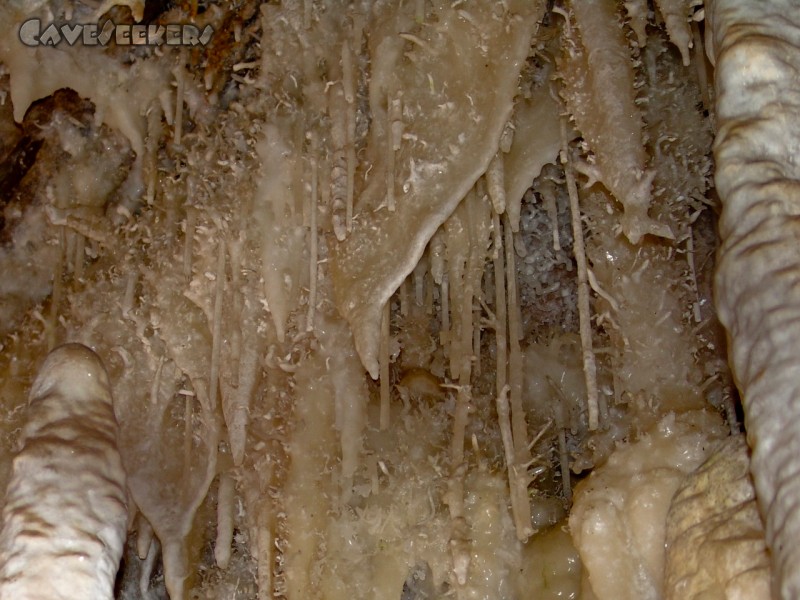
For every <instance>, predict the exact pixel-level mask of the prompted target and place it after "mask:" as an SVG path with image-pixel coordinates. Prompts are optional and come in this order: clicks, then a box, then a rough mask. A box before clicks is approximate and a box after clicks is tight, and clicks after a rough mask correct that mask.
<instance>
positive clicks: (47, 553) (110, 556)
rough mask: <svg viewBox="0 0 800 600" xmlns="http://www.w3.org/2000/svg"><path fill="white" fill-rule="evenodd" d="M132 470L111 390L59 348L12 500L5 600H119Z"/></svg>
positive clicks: (1, 546)
mask: <svg viewBox="0 0 800 600" xmlns="http://www.w3.org/2000/svg"><path fill="white" fill-rule="evenodd" d="M126 523H127V507H126V492H125V471H124V470H123V468H122V461H121V460H120V455H119V451H118V450H117V423H116V420H115V418H114V412H113V407H112V399H111V386H110V384H109V380H108V376H107V375H106V371H105V368H104V367H103V363H102V362H101V361H100V358H99V357H98V356H97V355H96V354H95V353H94V352H92V351H91V350H90V349H89V348H87V347H85V346H83V345H80V344H66V345H63V346H59V347H58V348H56V349H55V350H53V351H52V352H51V353H50V354H49V355H48V357H47V359H46V360H45V362H44V364H43V365H42V367H41V369H40V370H39V374H38V375H37V377H36V380H35V381H34V382H33V386H32V388H31V392H30V396H29V400H28V417H27V421H26V423H25V426H24V428H23V430H22V432H21V435H20V439H19V451H18V452H17V454H16V456H15V457H14V460H13V463H12V472H11V478H10V480H9V483H8V489H7V491H6V495H5V505H4V508H3V528H2V531H1V532H0V598H2V599H3V600H18V599H20V598H27V599H30V600H45V599H48V598H55V597H59V598H63V597H73V598H74V597H80V598H91V599H92V600H110V599H111V598H113V589H114V578H115V576H116V573H117V568H118V566H119V560H120V557H121V556H122V549H123V546H124V543H125V533H126V531H125V528H126Z"/></svg>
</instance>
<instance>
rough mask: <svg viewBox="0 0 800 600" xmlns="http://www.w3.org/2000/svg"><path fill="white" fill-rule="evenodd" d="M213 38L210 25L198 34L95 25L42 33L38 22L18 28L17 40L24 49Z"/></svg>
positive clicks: (191, 29) (186, 29) (189, 29)
mask: <svg viewBox="0 0 800 600" xmlns="http://www.w3.org/2000/svg"><path fill="white" fill-rule="evenodd" d="M212 35H214V29H213V28H212V27H211V25H206V26H205V27H204V28H203V30H202V31H201V30H200V28H199V27H197V26H196V25H192V24H191V23H189V24H173V25H115V24H114V23H112V22H111V21H106V22H105V23H104V24H103V26H102V27H100V25H98V24H97V23H61V24H56V23H50V24H49V25H47V26H46V27H45V28H44V29H42V22H41V21H40V20H39V19H29V20H28V21H25V22H24V23H23V24H22V26H21V27H20V28H19V39H20V41H21V42H22V43H23V44H25V45H26V46H58V45H59V44H60V43H61V42H66V43H67V44H68V45H69V46H74V45H75V44H78V43H80V44H83V45H84V46H105V45H107V44H108V43H109V42H110V41H111V40H112V39H113V40H114V42H115V43H116V44H117V45H118V46H161V45H167V46H197V45H201V46H205V45H206V44H208V42H209V41H210V40H211V36H212Z"/></svg>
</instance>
